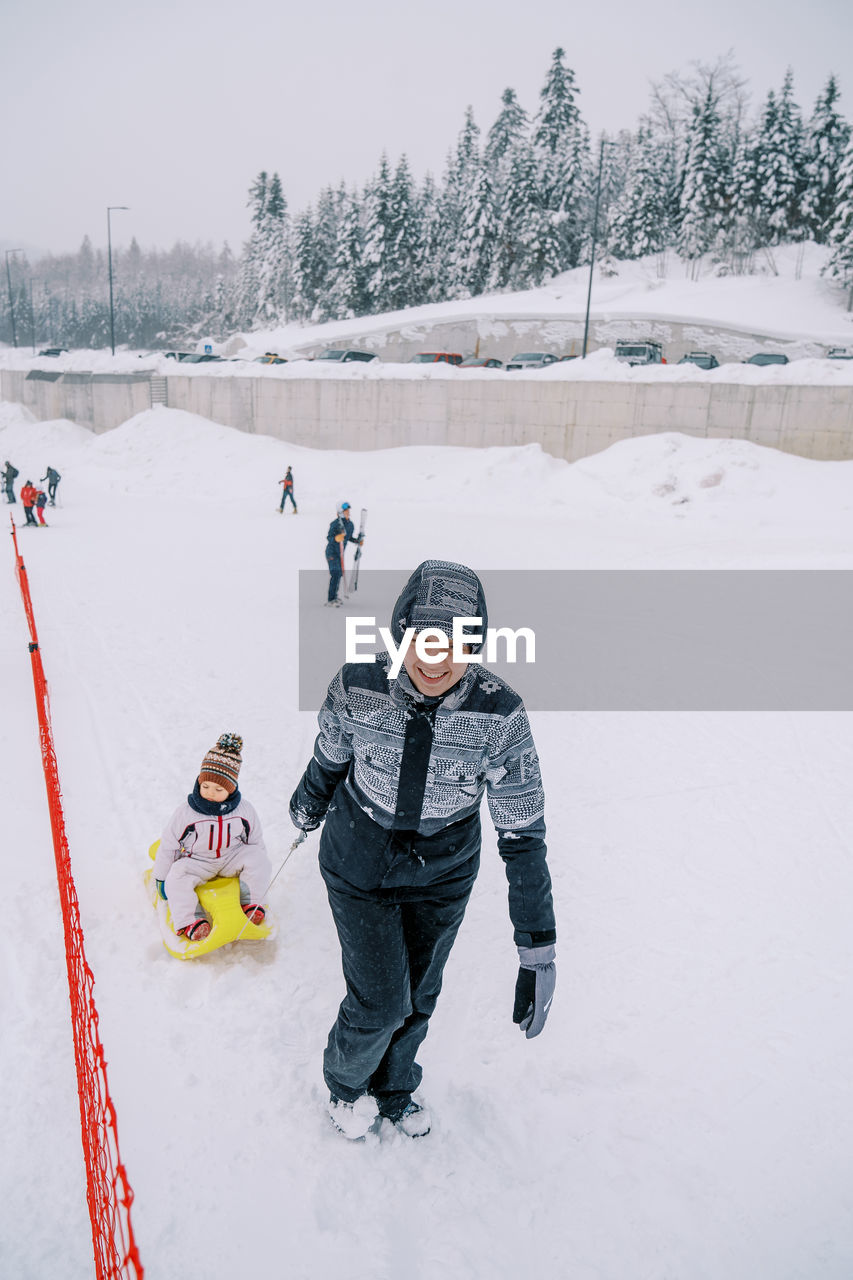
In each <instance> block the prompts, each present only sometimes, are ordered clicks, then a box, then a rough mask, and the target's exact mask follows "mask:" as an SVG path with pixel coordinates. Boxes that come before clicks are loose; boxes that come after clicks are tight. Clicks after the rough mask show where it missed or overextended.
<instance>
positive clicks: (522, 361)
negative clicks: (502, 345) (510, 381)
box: [506, 351, 557, 370]
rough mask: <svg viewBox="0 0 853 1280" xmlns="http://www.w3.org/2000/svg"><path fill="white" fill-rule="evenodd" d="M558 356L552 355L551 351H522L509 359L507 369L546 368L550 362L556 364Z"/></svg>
mask: <svg viewBox="0 0 853 1280" xmlns="http://www.w3.org/2000/svg"><path fill="white" fill-rule="evenodd" d="M556 363H557V357H556V356H552V355H551V352H550V351H520V352H519V353H518V355H516V356H513V357H512V359H511V360H507V362H506V367H507V370H510V369H544V368H546V367H547V366H548V365H549V364H556Z"/></svg>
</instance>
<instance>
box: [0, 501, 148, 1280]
mask: <svg viewBox="0 0 853 1280" xmlns="http://www.w3.org/2000/svg"><path fill="white" fill-rule="evenodd" d="M10 520H11V523H12V540H13V542H14V545H15V573H16V575H17V578H18V583H19V585H20V589H21V597H22V599H23V602H24V612H25V613H26V616H27V625H28V627H29V633H30V642H29V650H30V660H31V664H32V671H33V685H34V687H35V696H36V709H37V712H38V722H39V740H40V742H41V760H42V769H43V770H44V780H45V786H46V788H47V803H48V809H49V811H50V826H51V831H52V834H53V852H54V856H55V858H56V875H57V880H58V883H59V901H60V906H61V908H62V926H63V929H64V933H65V966H66V969H67V972H68V995H69V999H70V1002H71V1027H72V1032H73V1036H74V1065H75V1068H76V1071H77V1094H78V1097H79V1100H80V1129H81V1137H82V1141H83V1156H84V1159H85V1163H86V1200H87V1203H88V1207H89V1220H90V1222H91V1224H92V1246H93V1248H94V1253H95V1275H96V1277H97V1280H141V1277H142V1275H143V1269H142V1262H141V1261H140V1257H139V1250H138V1249H137V1247H136V1243H135V1241H134V1237H133V1227H132V1225H131V1220H130V1206H131V1204H132V1203H133V1191H132V1190H131V1187H130V1183H129V1182H128V1180H127V1173H126V1171H125V1167H124V1165H123V1164H122V1162H121V1156H120V1154H119V1145H118V1125H117V1122H116V1112H115V1107H114V1106H113V1102H112V1098H111V1097H110V1091H109V1085H108V1083H107V1064H106V1059H105V1057H104V1047H103V1045H102V1044H101V1038H100V1035H99V1033H98V1011H97V1008H96V1007H95V997H94V985H95V978H94V975H93V973H92V970H91V969H90V968H89V965H88V963H87V961H86V953H85V950H84V947H83V929H82V926H81V923H80V909H79V903H78V900H77V889H76V886H75V884H74V877H73V876H72V874H71V855H70V852H69V849H68V839H67V836H66V834H65V816H64V814H63V812H62V799H61V792H60V787H59V769H58V767H57V762H56V752H55V750H54V744H53V729H52V727H51V722H50V702H49V698H48V689H47V680H46V678H45V674H44V667H43V666H42V660H41V650H40V649H39V642H38V634H37V632H36V623H35V616H34V614H33V605H32V599H31V597H30V587H29V581H28V578H27V571H26V568H25V567H24V561H23V558H22V556H21V554H20V551H19V550H18V539H17V535H16V533H15V521H14V520H13V519H12V518H11V516H10Z"/></svg>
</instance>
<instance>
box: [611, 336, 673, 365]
mask: <svg viewBox="0 0 853 1280" xmlns="http://www.w3.org/2000/svg"><path fill="white" fill-rule="evenodd" d="M613 354H614V355H615V357H616V359H617V360H620V361H621V362H622V364H666V359H665V358H664V354H663V347H662V346H661V344H660V343H659V342H652V340H651V339H650V338H649V339H647V340H646V341H645V342H627V341H625V342H617V343H616V347H615V350H614V352H613Z"/></svg>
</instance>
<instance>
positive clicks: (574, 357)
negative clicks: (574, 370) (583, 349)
mask: <svg viewBox="0 0 853 1280" xmlns="http://www.w3.org/2000/svg"><path fill="white" fill-rule="evenodd" d="M579 359H580V356H578V355H573V356H560V364H562V363H563V361H564V360H579Z"/></svg>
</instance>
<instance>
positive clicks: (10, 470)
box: [3, 458, 18, 502]
mask: <svg viewBox="0 0 853 1280" xmlns="http://www.w3.org/2000/svg"><path fill="white" fill-rule="evenodd" d="M17 476H18V468H17V467H13V466H12V464H11V462H10V461H9V459H8V458H7V459H6V467H5V469H4V471H3V487H4V488H5V490H6V501H7V502H15V501H16V499H15V490H14V488H13V485H14V483H15V480H16V479H17Z"/></svg>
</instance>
